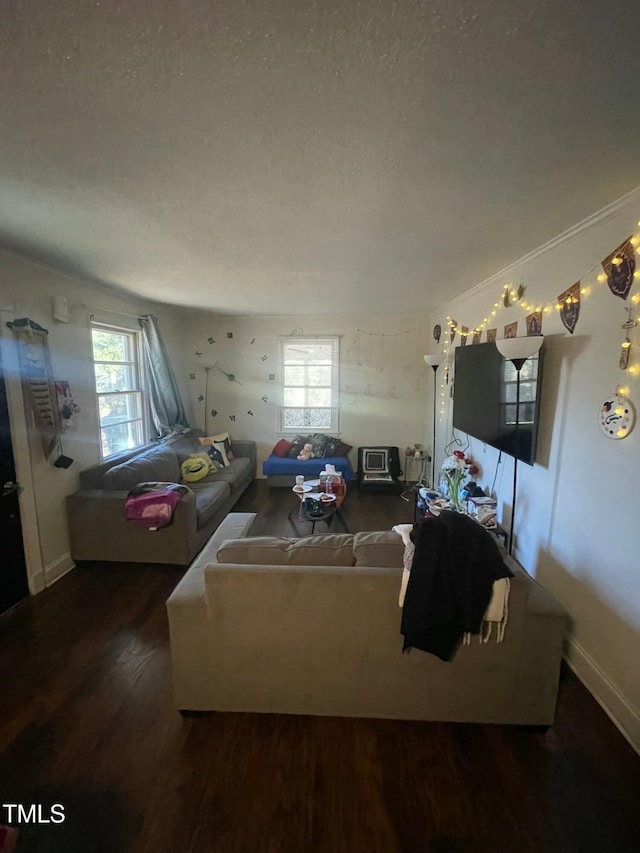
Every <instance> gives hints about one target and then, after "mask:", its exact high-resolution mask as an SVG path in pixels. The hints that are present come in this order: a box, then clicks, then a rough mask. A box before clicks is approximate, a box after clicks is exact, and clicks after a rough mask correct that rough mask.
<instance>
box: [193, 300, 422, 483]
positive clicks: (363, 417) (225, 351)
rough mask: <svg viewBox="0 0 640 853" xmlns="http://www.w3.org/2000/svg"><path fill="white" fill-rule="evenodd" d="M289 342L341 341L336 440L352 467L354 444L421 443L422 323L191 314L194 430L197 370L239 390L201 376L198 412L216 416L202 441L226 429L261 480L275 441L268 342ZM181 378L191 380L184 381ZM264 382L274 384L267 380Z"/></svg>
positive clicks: (273, 360) (275, 397) (274, 354)
mask: <svg viewBox="0 0 640 853" xmlns="http://www.w3.org/2000/svg"><path fill="white" fill-rule="evenodd" d="M228 333H232V334H233V337H232V338H229V337H228V336H227V334H228ZM291 334H296V335H298V334H304V335H340V336H341V340H340V387H341V404H340V429H339V433H340V435H341V436H342V438H343V440H344V441H346V442H348V443H349V444H351V445H353V448H354V450H353V451H352V453H351V458H352V463H353V465H354V467H355V463H356V449H357V447H358V446H359V445H366V444H390V445H398V446H399V447H400V448H401V449H402V450H403V449H404V447H406V445H407V444H413V443H415V442H420V443H423V444H424V443H425V407H426V394H427V380H428V381H429V382H431V381H432V379H431V371H430V369H428V368H427V367H426V365H425V363H424V361H423V358H422V356H423V354H424V352H425V346H426V344H425V337H426V322H425V318H424V317H421V316H419V315H399V316H393V317H381V316H380V315H374V316H367V315H366V314H363V315H361V316H359V317H345V316H338V315H333V316H329V315H327V316H318V317H309V316H295V315H294V316H273V317H246V316H242V317H219V316H215V315H214V314H207V313H205V312H198V313H192V315H191V316H190V319H189V342H188V344H187V348H188V349H187V355H186V357H185V361H186V362H187V367H186V374H185V376H186V377H187V391H188V395H189V398H190V401H191V405H192V408H194V409H195V410H196V411H197V413H198V414H197V419H196V425H197V426H198V427H200V428H202V429H204V428H205V422H204V412H205V400H204V399H202V400H199V399H198V398H199V397H203V398H204V396H205V390H206V389H205V379H206V372H205V367H206V366H207V365H209V366H212V365H215V364H216V363H217V365H218V366H219V367H220V368H222V369H223V370H225V371H226V372H227V373H233V374H234V375H235V376H236V378H237V379H238V380H239V382H241V383H242V384H241V385H239V384H237V383H236V382H230V381H229V380H228V379H227V378H226V377H225V376H224V374H223V373H222V372H221V371H220V370H218V368H217V367H213V368H212V369H211V370H210V371H209V384H208V391H207V399H208V409H209V411H210V410H211V409H212V408H214V409H215V410H216V411H217V412H218V414H217V415H216V416H215V417H211V416H210V415H209V417H208V418H207V422H206V429H207V431H208V432H209V433H218V432H224V431H226V430H229V432H230V434H231V436H232V438H234V437H235V438H238V439H242V438H245V439H253V440H254V441H256V442H257V445H258V476H259V477H261V476H262V461H263V460H264V459H265V458H266V457H267V456H268V455H269V453H270V452H271V448H272V447H273V445H274V444H275V442H276V441H277V440H278V438H279V437H280V434H279V433H278V405H279V404H280V400H281V396H280V395H281V384H280V364H279V343H278V337H279V336H282V335H291ZM209 339H212V340H213V341H215V343H209ZM197 352H199V353H201V355H200V356H198V355H196V353H197ZM265 356H266V358H265ZM190 375H193V377H194V378H193V379H189V378H188V377H189V376H190ZM270 375H272V376H273V377H274V378H273V379H269V376H270ZM429 387H430V386H429ZM263 397H266V398H267V399H266V401H265V400H263V399H262V398H263ZM249 412H252V413H253V414H249ZM230 416H234V417H235V421H232V420H230Z"/></svg>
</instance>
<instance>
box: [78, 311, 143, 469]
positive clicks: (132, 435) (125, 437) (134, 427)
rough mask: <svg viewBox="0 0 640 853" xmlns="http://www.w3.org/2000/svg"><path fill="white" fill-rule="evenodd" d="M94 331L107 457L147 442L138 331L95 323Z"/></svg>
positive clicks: (103, 448)
mask: <svg viewBox="0 0 640 853" xmlns="http://www.w3.org/2000/svg"><path fill="white" fill-rule="evenodd" d="M91 334H92V338H93V366H94V370H95V377H96V395H97V398H98V418H99V421H100V454H101V457H102V459H106V458H108V457H109V456H114V455H115V454H116V453H122V452H124V451H126V450H134V449H135V448H136V447H141V446H142V445H143V444H145V443H146V438H147V429H146V423H145V417H144V414H143V413H144V411H145V409H144V401H143V391H142V383H141V376H140V361H139V347H138V333H137V332H130V331H127V330H126V329H118V328H114V327H112V326H98V325H94V326H93V327H92V330H91Z"/></svg>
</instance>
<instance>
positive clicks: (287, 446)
mask: <svg viewBox="0 0 640 853" xmlns="http://www.w3.org/2000/svg"><path fill="white" fill-rule="evenodd" d="M291 447H292V444H291V442H290V441H287V439H286V438H281V439H280V441H278V442H276V444H275V445H274V447H273V450H272V451H271V453H272V454H273V456H279V457H280V459H284V457H285V456H288V455H289V451H290V450H291Z"/></svg>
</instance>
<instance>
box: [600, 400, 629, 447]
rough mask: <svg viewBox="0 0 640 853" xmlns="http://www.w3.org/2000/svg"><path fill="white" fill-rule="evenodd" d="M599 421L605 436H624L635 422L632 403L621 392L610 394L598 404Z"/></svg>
mask: <svg viewBox="0 0 640 853" xmlns="http://www.w3.org/2000/svg"><path fill="white" fill-rule="evenodd" d="M599 422H600V429H601V430H602V432H603V433H604V435H606V437H607V438H614V439H620V438H626V437H627V436H628V435H629V433H630V432H631V430H632V429H633V428H634V426H635V423H636V410H635V409H634V407H633V403H632V402H631V400H629V399H628V398H627V397H623V396H622V395H621V394H612V395H611V396H610V397H607V399H606V400H605V401H604V402H603V403H602V405H601V406H600V413H599Z"/></svg>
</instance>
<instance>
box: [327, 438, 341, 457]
mask: <svg viewBox="0 0 640 853" xmlns="http://www.w3.org/2000/svg"><path fill="white" fill-rule="evenodd" d="M339 444H340V439H339V438H335V436H333V435H325V457H327V456H336V455H337V454H336V448H337V447H338V445H339Z"/></svg>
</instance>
